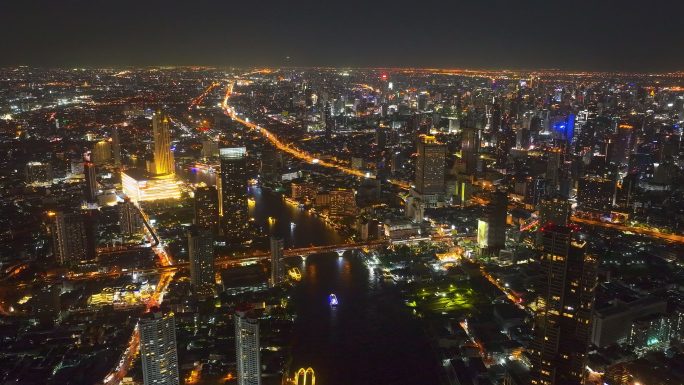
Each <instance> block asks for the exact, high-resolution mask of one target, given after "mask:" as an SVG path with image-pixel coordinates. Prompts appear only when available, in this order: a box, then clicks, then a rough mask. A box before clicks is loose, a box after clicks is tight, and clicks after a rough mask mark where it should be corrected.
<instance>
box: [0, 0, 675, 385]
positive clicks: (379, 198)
mask: <svg viewBox="0 0 684 385" xmlns="http://www.w3.org/2000/svg"><path fill="white" fill-rule="evenodd" d="M369 9H370V8H369ZM166 11H167V10H164V9H160V11H159V12H156V13H154V14H153V16H152V17H149V19H150V20H151V21H150V23H149V25H148V26H152V25H155V24H156V23H158V21H154V20H152V19H153V18H155V17H162V16H164V12H166ZM392 12H395V11H392ZM341 13H342V14H343V13H344V12H341ZM190 16H191V12H189V13H188V17H190ZM276 16H282V15H276ZM276 16H274V17H276ZM325 16H326V15H325V13H323V16H322V17H325ZM105 19H106V18H105ZM105 19H103V20H102V25H106V20H105ZM155 20H156V19H155ZM297 27H299V26H297ZM308 27H309V25H305V26H304V27H303V28H308ZM286 35H287V34H285V33H284V34H283V36H286ZM418 35H419V34H415V36H413V37H411V38H414V37H416V36H418ZM418 54H419V53H418V52H414V53H408V54H407V55H408V56H412V57H413V56H416V55H418ZM653 60H656V58H654V59H653ZM683 138H684V76H682V74H674V73H673V74H660V75H644V74H639V75H635V74H620V73H593V72H592V73H588V72H582V73H580V72H572V71H558V70H554V71H472V70H446V69H428V70H403V69H388V68H365V69H342V68H306V67H292V66H288V67H277V66H272V67H268V68H264V67H259V68H231V67H169V68H161V67H156V68H150V67H122V68H113V67H109V68H96V69H58V68H52V67H50V68H37V67H10V68H4V67H0V159H2V162H0V187H1V188H0V198H2V199H0V213H2V215H0V315H2V317H3V318H2V320H3V330H6V331H7V333H5V334H4V335H3V338H2V339H0V382H7V383H9V382H11V383H22V384H23V383H26V384H36V385H38V384H45V385H63V384H74V385H151V384H153V383H155V381H156V382H157V383H159V382H160V381H161V382H167V383H174V384H175V383H178V384H181V383H182V384H198V385H201V384H221V385H226V384H230V383H235V382H236V381H237V383H245V384H246V383H251V384H264V385H273V384H276V383H277V384H283V385H301V383H302V382H306V383H307V384H308V383H309V381H310V382H311V383H313V380H314V375H313V373H314V372H315V377H316V379H317V380H318V382H319V384H324V385H348V384H350V383H368V384H386V383H392V384H396V385H403V384H406V385H409V384H411V385H413V384H426V385H446V384H453V383H464V384H465V383H480V384H482V383H484V382H487V383H491V384H492V385H494V384H496V385H534V384H537V385H567V384H577V385H580V384H582V385H590V384H591V385H593V384H601V383H606V384H608V385H637V384H641V385H662V384H680V383H684V375H683V374H682V372H681V370H680V369H679V368H681V367H684V349H682V347H683V346H684V345H682V344H683V343H684V293H683V292H682V290H681V287H682V284H683V282H684V281H683V280H682V277H684V267H683V266H684V262H683V261H684V248H683V245H684V225H683V224H682V223H684V222H682V218H684V192H683V191H684V190H683V188H684V144H683V143H684V140H683ZM407 362H408V363H411V365H405V364H404V363H407ZM299 368H301V369H299ZM350 368H352V369H351V370H350Z"/></svg>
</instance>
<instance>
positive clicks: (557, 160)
mask: <svg viewBox="0 0 684 385" xmlns="http://www.w3.org/2000/svg"><path fill="white" fill-rule="evenodd" d="M561 155H562V153H561V150H560V149H558V148H554V149H552V150H550V151H549V152H548V154H547V156H548V157H547V163H546V179H547V180H548V183H547V185H546V187H547V188H548V189H550V190H556V189H557V187H558V181H559V175H560V167H561Z"/></svg>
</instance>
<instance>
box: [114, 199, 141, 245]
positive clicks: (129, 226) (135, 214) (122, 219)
mask: <svg viewBox="0 0 684 385" xmlns="http://www.w3.org/2000/svg"><path fill="white" fill-rule="evenodd" d="M117 206H118V208H119V226H120V228H121V234H124V235H128V236H131V235H134V234H140V233H142V232H143V217H142V214H140V210H138V207H137V206H136V205H135V203H134V202H133V201H131V200H130V199H129V198H125V199H124V201H123V202H119V203H118V205H117Z"/></svg>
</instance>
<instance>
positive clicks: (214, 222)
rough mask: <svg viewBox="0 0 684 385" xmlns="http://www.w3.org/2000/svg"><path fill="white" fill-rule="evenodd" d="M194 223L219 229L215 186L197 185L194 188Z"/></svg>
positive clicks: (217, 197) (214, 230)
mask: <svg viewBox="0 0 684 385" xmlns="http://www.w3.org/2000/svg"><path fill="white" fill-rule="evenodd" d="M195 224H196V225H198V226H204V227H208V228H210V229H212V231H213V232H214V234H217V233H218V229H219V194H218V190H217V189H216V187H215V186H207V187H198V188H197V189H196V190H195Z"/></svg>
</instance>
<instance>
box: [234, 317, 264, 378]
mask: <svg viewBox="0 0 684 385" xmlns="http://www.w3.org/2000/svg"><path fill="white" fill-rule="evenodd" d="M235 354H236V363H237V383H238V385H261V349H260V346H259V317H257V315H256V314H255V313H254V310H252V309H251V308H249V309H243V310H238V311H236V312H235Z"/></svg>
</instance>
